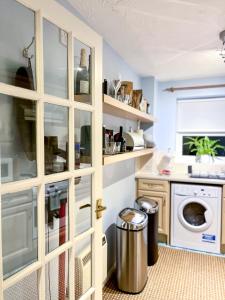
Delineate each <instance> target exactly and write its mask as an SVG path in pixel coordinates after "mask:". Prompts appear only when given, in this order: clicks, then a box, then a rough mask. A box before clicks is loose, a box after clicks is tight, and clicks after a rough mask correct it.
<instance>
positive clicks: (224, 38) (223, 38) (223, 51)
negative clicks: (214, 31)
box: [220, 30, 225, 62]
mask: <svg viewBox="0 0 225 300" xmlns="http://www.w3.org/2000/svg"><path fill="white" fill-rule="evenodd" d="M220 40H221V41H222V43H223V44H222V47H221V49H220V56H221V57H222V59H223V60H224V62H225V30H224V31H221V32H220Z"/></svg>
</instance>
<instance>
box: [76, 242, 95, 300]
mask: <svg viewBox="0 0 225 300" xmlns="http://www.w3.org/2000/svg"><path fill="white" fill-rule="evenodd" d="M84 272H85V274H84ZM75 276H76V277H75V299H76V300H78V299H80V298H81V296H82V295H83V294H84V293H86V292H87V291H88V290H89V289H90V288H91V286H92V241H91V237H88V238H85V239H83V240H81V241H80V242H79V245H77V246H76V249H75ZM89 299H90V300H91V297H90V298H88V300H89Z"/></svg>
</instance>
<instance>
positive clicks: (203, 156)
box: [184, 136, 225, 163]
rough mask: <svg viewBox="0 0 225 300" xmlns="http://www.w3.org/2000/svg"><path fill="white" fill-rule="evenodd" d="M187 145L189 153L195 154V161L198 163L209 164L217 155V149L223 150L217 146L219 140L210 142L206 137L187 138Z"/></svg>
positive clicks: (222, 147) (220, 146)
mask: <svg viewBox="0 0 225 300" xmlns="http://www.w3.org/2000/svg"><path fill="white" fill-rule="evenodd" d="M188 140H189V141H188V142H186V143H184V145H188V147H189V150H190V152H195V153H196V161H198V162H200V163H211V162H213V161H214V157H215V156H216V155H217V150H218V149H225V147H224V146H222V145H220V144H219V140H210V139H209V137H208V136H205V137H198V136H197V137H188Z"/></svg>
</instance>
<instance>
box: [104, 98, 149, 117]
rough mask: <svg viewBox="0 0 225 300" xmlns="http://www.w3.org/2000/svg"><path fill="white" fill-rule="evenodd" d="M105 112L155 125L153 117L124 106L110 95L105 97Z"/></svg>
mask: <svg viewBox="0 0 225 300" xmlns="http://www.w3.org/2000/svg"><path fill="white" fill-rule="evenodd" d="M103 112H104V113H107V114H110V115H114V116H117V117H120V118H126V119H130V120H135V121H138V120H140V121H141V122H144V123H153V122H154V121H155V119H154V117H153V116H152V115H149V114H146V113H143V112H141V111H140V110H138V109H136V108H133V107H131V106H129V105H127V104H124V103H122V102H121V101H119V100H116V99H114V98H112V97H110V96H108V95H104V96H103Z"/></svg>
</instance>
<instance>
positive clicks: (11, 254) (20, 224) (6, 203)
mask: <svg viewBox="0 0 225 300" xmlns="http://www.w3.org/2000/svg"><path fill="white" fill-rule="evenodd" d="M1 213H2V250H3V273H4V278H7V277H9V276H11V275H13V274H14V273H16V272H18V271H20V270H21V269H23V268H25V267H26V266H28V265H29V264H31V263H32V262H34V261H36V260H37V240H38V236H37V189H36V188H33V189H29V190H25V191H23V192H17V193H13V194H6V195H3V196H2V212H1Z"/></svg>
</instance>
